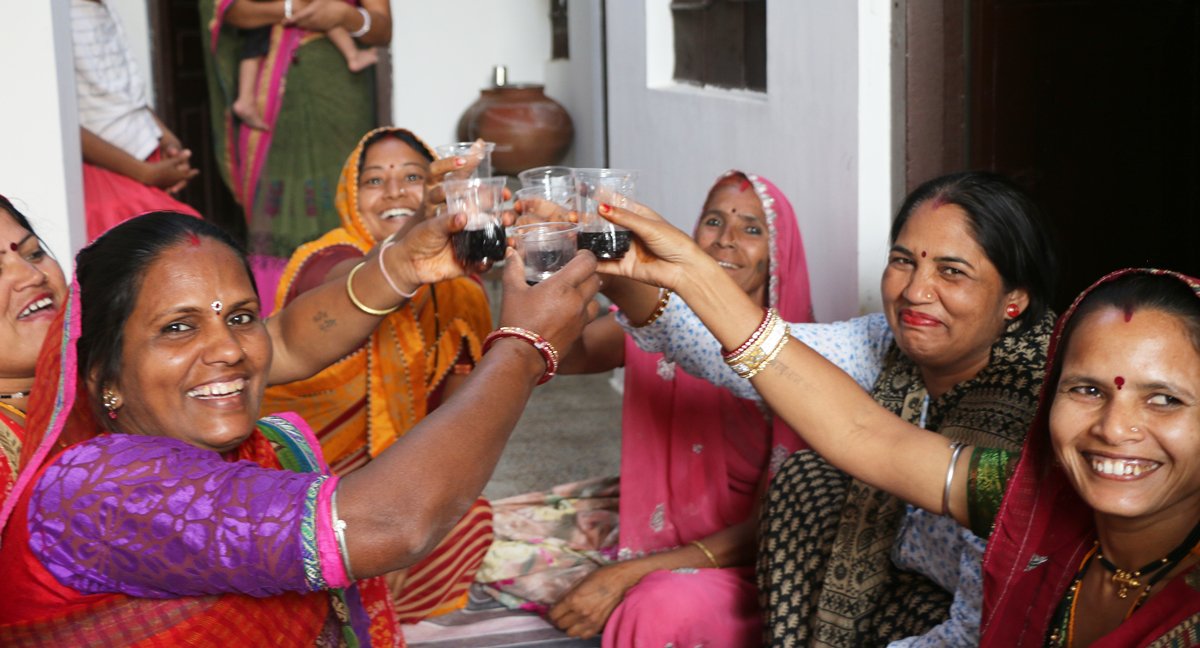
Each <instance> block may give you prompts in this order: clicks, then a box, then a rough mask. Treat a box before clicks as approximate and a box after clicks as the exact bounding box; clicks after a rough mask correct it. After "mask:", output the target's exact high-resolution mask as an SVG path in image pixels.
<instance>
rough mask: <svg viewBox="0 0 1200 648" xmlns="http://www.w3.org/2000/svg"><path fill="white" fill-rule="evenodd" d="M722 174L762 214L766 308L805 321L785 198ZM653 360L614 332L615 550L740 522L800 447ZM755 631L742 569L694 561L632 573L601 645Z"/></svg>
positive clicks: (711, 389) (789, 435) (757, 622)
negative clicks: (767, 480)
mask: <svg viewBox="0 0 1200 648" xmlns="http://www.w3.org/2000/svg"><path fill="white" fill-rule="evenodd" d="M731 174H737V175H738V176H742V177H745V178H746V179H747V180H749V182H750V183H751V186H752V187H753V188H754V190H755V192H756V193H757V194H758V197H759V200H761V201H762V203H763V208H764V211H765V212H766V214H767V220H768V230H769V234H770V250H771V252H770V255H771V268H770V273H771V277H770V284H769V287H768V293H767V294H768V299H769V301H770V305H772V306H774V307H775V308H778V309H779V311H780V313H781V315H782V316H783V318H784V319H785V320H787V321H789V322H810V321H812V300H811V297H810V294H809V285H808V265H807V262H806V260H805V256H804V243H803V241H802V240H801V238H800V229H799V226H798V225H797V224H796V216H795V213H794V212H793V211H792V205H791V203H790V202H788V200H787V198H786V197H785V196H784V195H783V194H782V193H781V192H780V191H779V189H778V188H777V187H775V185H774V184H772V183H771V182H770V181H768V180H766V179H765V178H760V177H758V176H753V175H749V174H740V173H739V172H736V171H731V172H730V173H728V174H725V175H723V176H721V178H719V179H718V180H717V183H716V184H714V189H715V188H716V186H717V185H719V184H720V183H721V182H722V181H723V180H725V179H726V178H727V177H728V176H729V175H731ZM710 195H711V190H710ZM706 202H707V201H706ZM661 359H662V355H661V354H657V353H655V354H650V353H646V352H644V351H642V350H640V349H638V347H637V345H636V344H634V343H633V341H632V340H631V339H630V338H629V336H626V337H625V402H624V411H623V416H622V421H621V430H622V431H621V499H620V507H621V511H620V547H621V549H620V554H619V555H620V557H621V558H630V557H636V556H639V555H644V554H648V553H654V552H658V551H664V550H668V549H673V548H675V547H679V546H682V545H684V544H687V543H689V542H691V541H693V540H699V539H701V538H705V537H707V536H709V535H711V534H713V533H716V532H717V531H720V530H721V529H724V528H727V527H729V526H732V525H734V524H737V523H739V522H742V521H743V520H745V519H746V517H747V516H748V515H750V513H751V511H752V510H753V509H754V502H755V498H756V496H757V494H758V487H759V484H760V483H761V482H762V480H763V478H764V476H765V474H766V473H768V472H769V473H772V474H773V473H774V471H775V470H776V469H777V468H778V466H779V465H780V464H781V463H783V460H784V459H786V458H787V457H788V456H789V455H791V453H793V452H795V451H796V450H799V449H800V448H802V447H803V443H802V442H801V441H800V437H799V436H798V435H797V434H796V433H795V432H793V431H792V429H791V428H789V427H788V426H787V425H786V424H784V423H783V422H781V421H780V422H775V421H772V420H771V419H770V417H767V416H765V415H764V414H763V412H762V411H760V410H759V408H758V405H757V404H756V403H755V402H754V401H749V400H743V399H739V398H736V397H734V396H733V395H732V394H730V393H729V391H728V390H726V389H723V388H720V387H715V386H713V385H712V384H711V383H709V382H707V381H704V380H701V379H699V378H695V377H693V376H691V375H689V374H687V373H685V372H684V371H682V370H680V369H678V368H676V367H674V366H673V365H669V364H667V365H665V366H661V367H660V360H661ZM660 371H661V374H660ZM761 636H762V621H761V613H760V610H759V608H758V590H757V588H756V587H755V585H754V572H753V569H751V568H738V569H701V570H698V571H697V572H695V573H673V572H655V573H653V574H651V575H649V576H647V577H645V578H643V579H642V580H641V581H640V582H639V583H638V585H637V586H636V587H634V588H633V589H631V590H630V591H629V592H628V593H627V594H626V597H625V599H624V600H623V601H622V602H621V604H620V605H619V606H618V607H617V608H616V610H614V612H613V615H612V616H611V617H610V618H609V621H608V623H607V625H606V626H605V629H604V645H605V646H643V645H644V646H662V645H667V644H668V643H669V642H673V643H674V645H687V646H695V645H708V646H741V645H754V644H757V643H758V642H759V641H760V640H761Z"/></svg>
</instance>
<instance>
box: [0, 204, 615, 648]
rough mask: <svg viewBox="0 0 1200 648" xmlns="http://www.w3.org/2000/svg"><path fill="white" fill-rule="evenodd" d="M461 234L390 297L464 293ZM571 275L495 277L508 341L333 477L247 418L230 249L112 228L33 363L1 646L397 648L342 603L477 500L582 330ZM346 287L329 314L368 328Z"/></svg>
mask: <svg viewBox="0 0 1200 648" xmlns="http://www.w3.org/2000/svg"><path fill="white" fill-rule="evenodd" d="M462 220H463V219H461V218H457V217H455V216H442V217H439V218H436V219H432V220H430V221H428V222H426V223H423V224H421V225H420V226H418V227H417V228H415V229H414V230H413V231H412V232H411V233H409V234H408V235H407V236H406V237H404V238H403V239H402V240H400V241H397V242H396V243H395V247H396V248H398V249H397V250H396V251H394V252H392V253H391V254H398V255H399V257H400V258H401V259H405V260H407V263H404V264H401V265H400V270H399V272H396V273H394V275H393V276H392V277H390V281H389V283H392V284H394V285H393V286H392V288H393V289H395V290H396V291H397V292H402V293H405V292H407V293H411V292H412V291H413V290H414V289H415V288H416V287H417V286H419V285H420V284H421V283H425V282H432V281H437V280H441V279H444V278H446V277H449V276H454V275H457V274H461V273H462V269H461V268H460V267H459V266H458V264H457V263H456V262H455V261H454V256H453V252H452V250H451V246H450V242H449V235H450V233H451V232H452V231H454V230H457V229H461V227H462V226H463V223H462ZM383 253H386V250H385V251H384V252H383ZM579 257H580V258H579V259H577V260H576V261H573V262H572V263H571V264H570V265H569V266H568V267H567V268H565V269H564V270H563V271H562V272H560V273H559V274H558V275H556V276H555V277H554V278H552V279H550V280H547V281H545V282H542V284H539V285H538V286H536V287H532V288H531V287H528V286H526V285H525V284H524V280H523V274H522V268H521V267H520V266H521V263H520V262H519V260H517V259H516V257H510V259H509V265H510V266H511V267H509V268H506V271H505V276H504V281H505V298H504V303H503V304H502V306H501V314H500V321H501V323H502V324H503V325H505V326H508V327H510V328H507V329H503V330H502V331H500V332H498V333H497V334H494V335H493V336H492V337H489V342H492V343H493V344H492V345H491V348H490V352H489V353H488V354H487V356H486V357H485V358H484V359H483V360H482V361H481V362H480V363H479V365H478V367H477V368H476V370H475V371H474V372H473V373H472V375H471V378H470V379H469V380H468V381H467V382H466V384H465V385H464V386H463V388H462V390H460V392H459V393H458V394H456V395H455V397H454V398H453V399H451V400H449V401H448V402H447V403H446V404H444V405H443V406H442V407H441V408H439V409H438V411H437V412H435V413H434V414H432V415H431V416H429V417H427V418H426V419H425V420H424V421H423V422H422V423H421V424H420V425H418V426H417V427H416V428H414V429H413V430H412V431H411V432H410V433H409V434H408V435H406V436H405V437H404V438H403V439H402V440H401V441H399V442H397V443H396V444H395V445H394V446H392V447H391V448H389V450H388V451H386V452H384V453H383V454H382V455H381V456H380V457H378V458H377V459H376V460H375V461H373V462H372V463H371V464H370V465H369V466H367V467H365V468H363V469H361V470H358V471H356V472H355V473H353V474H351V475H348V476H346V477H345V478H342V479H339V478H338V477H336V476H334V475H332V474H330V472H329V470H328V467H327V466H326V465H325V463H324V461H323V459H322V458H321V455H320V450H319V444H317V443H316V441H315V439H314V437H313V435H312V433H311V432H310V431H309V430H308V429H307V427H306V426H305V425H304V423H303V421H301V420H299V419H298V418H297V417H294V416H288V415H282V416H278V417H268V418H267V419H263V420H261V421H260V420H258V417H259V406H260V403H261V399H262V395H263V389H264V386H265V377H266V374H267V372H268V370H269V367H270V364H271V361H272V357H271V356H272V351H271V343H270V336H269V334H268V333H267V331H266V328H265V327H264V326H263V323H262V320H261V319H260V317H259V301H258V296H257V295H256V294H255V290H254V286H253V282H252V279H251V275H250V273H249V270H248V268H247V266H246V261H245V257H244V256H243V255H242V253H241V252H240V251H239V250H238V249H237V248H236V246H235V245H234V244H233V243H232V241H230V240H229V239H228V238H227V237H226V236H225V235H224V234H223V233H222V232H220V231H219V230H217V229H216V228H214V227H212V226H210V225H208V224H206V223H204V222H203V221H199V220H197V219H194V218H190V217H186V216H181V215H178V214H171V213H157V214H150V215H147V216H143V217H139V218H137V219H134V220H131V221H128V222H126V223H124V224H122V225H120V226H118V227H116V228H114V229H113V230H111V231H110V232H109V233H107V234H106V235H104V236H103V237H101V238H100V239H98V240H97V241H96V242H95V243H93V244H92V245H91V246H89V247H88V248H86V249H84V250H83V251H82V252H80V254H79V256H78V259H77V272H78V275H77V281H78V284H77V285H78V287H77V288H74V289H73V290H72V295H71V297H70V299H69V300H68V303H67V306H66V308H64V311H63V313H64V314H63V318H62V320H63V326H62V335H61V337H60V338H57V339H56V337H55V336H50V337H49V338H48V341H47V344H46V347H45V348H44V349H43V352H42V356H41V359H40V360H39V365H38V372H37V375H38V383H37V385H35V389H34V391H33V394H34V396H33V402H32V403H31V406H30V410H31V411H30V417H29V426H28V430H29V435H30V436H29V437H28V438H26V439H25V440H24V441H25V444H24V450H23V454H22V457H21V467H22V469H21V472H20V474H19V476H18V479H17V482H16V485H15V487H14V489H13V493H12V495H11V497H9V498H8V500H7V501H6V503H5V508H4V511H3V517H0V523H2V524H3V525H4V527H3V536H0V537H2V538H3V544H2V545H0V549H2V550H0V581H3V582H5V583H7V584H8V586H9V595H8V596H7V597H6V598H7V603H8V604H6V606H4V609H3V610H0V643H4V644H6V645H8V644H12V643H20V642H25V641H33V642H35V643H36V642H41V641H44V640H46V639H50V640H58V641H63V642H72V641H73V640H74V639H77V638H79V637H81V636H85V633H86V636H91V637H93V638H94V637H97V636H101V637H103V640H106V641H110V642H111V641H116V642H118V643H122V644H136V643H138V642H155V643H160V644H161V642H163V641H167V642H176V641H184V640H187V641H192V642H201V643H229V642H233V641H237V642H245V643H249V644H252V645H258V644H271V645H312V644H314V643H322V644H323V643H326V642H330V643H346V644H350V645H365V644H369V643H371V642H373V641H374V642H376V643H382V642H387V643H393V644H396V643H402V639H401V638H399V636H398V634H396V633H397V631H396V630H395V628H394V626H392V627H388V626H389V624H388V620H387V615H386V613H385V612H386V610H379V609H377V608H376V606H373V605H368V606H367V608H366V611H369V612H370V614H369V615H368V614H366V613H365V610H364V605H363V603H364V599H369V596H368V592H367V591H366V589H364V591H363V592H360V591H359V589H358V588H356V587H354V586H353V584H354V583H355V581H356V580H357V579H362V578H364V577H371V576H375V575H378V574H382V573H384V572H387V571H391V570H395V569H400V568H403V567H405V566H407V565H409V564H411V563H412V562H414V561H416V560H417V559H419V558H420V557H421V556H422V555H423V554H424V553H425V552H427V551H428V550H429V549H431V548H432V547H433V546H434V545H435V544H436V543H437V541H438V540H439V539H440V537H441V536H442V535H443V534H444V533H445V532H446V530H448V529H449V528H450V527H451V526H452V525H453V524H454V522H455V521H456V520H457V519H458V518H459V517H460V516H461V515H462V514H463V512H464V511H466V509H467V507H468V506H469V505H470V504H471V503H472V502H473V501H474V500H475V497H476V496H477V495H478V494H479V492H480V491H481V490H482V488H483V486H484V484H485V483H486V481H487V479H488V478H489V476H490V475H491V472H492V469H493V468H494V466H495V463H496V461H497V459H498V458H499V454H500V452H501V450H502V449H503V447H504V443H505V441H506V440H507V437H508V434H509V433H510V432H511V431H512V428H513V426H514V424H515V423H516V421H517V419H518V418H519V416H520V413H521V411H522V409H523V407H524V404H525V401H526V400H527V399H528V397H529V395H530V392H531V390H532V388H533V386H534V385H535V384H536V383H537V382H538V380H539V379H540V378H545V377H546V376H549V375H553V369H554V367H555V365H556V364H557V358H556V356H555V352H554V348H555V347H557V348H569V346H570V345H571V343H572V342H573V341H574V339H575V338H576V337H577V336H578V334H579V332H580V330H581V327H582V325H583V323H584V322H585V321H587V320H586V319H585V317H586V316H589V315H594V312H593V311H594V309H595V306H593V305H592V303H591V297H592V295H593V294H594V293H595V291H596V288H597V284H598V280H597V279H596V277H595V274H594V269H595V261H594V259H593V258H592V257H591V255H588V254H583V255H579ZM371 259H373V257H369V258H368V260H367V261H364V263H368V262H374V261H372V260H371ZM390 267H391V268H393V269H395V268H396V267H397V266H396V265H394V264H392V265H390ZM356 270H357V269H356ZM354 277H355V272H351V273H350V276H349V279H348V282H347V286H346V288H347V291H346V292H347V299H348V300H349V301H351V302H352V303H353V304H354V305H355V306H356V307H358V308H359V309H361V310H363V311H364V312H370V311H372V310H375V309H372V308H371V307H370V306H369V305H368V304H366V303H364V301H365V298H360V296H361V295H363V294H372V293H369V292H367V290H368V287H366V286H362V287H360V285H359V284H357V283H355V282H354ZM372 289H373V288H372ZM534 331H536V333H534ZM77 394H78V397H77ZM72 405H75V407H72ZM466 421H470V423H469V424H466V423H465V422H466ZM64 448H65V449H64ZM367 602H368V603H369V602H370V601H369V600H368V601H367Z"/></svg>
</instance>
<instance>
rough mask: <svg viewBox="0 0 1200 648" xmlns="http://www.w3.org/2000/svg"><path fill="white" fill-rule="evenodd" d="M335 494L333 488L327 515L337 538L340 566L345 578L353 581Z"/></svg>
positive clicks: (343, 524) (344, 532)
mask: <svg viewBox="0 0 1200 648" xmlns="http://www.w3.org/2000/svg"><path fill="white" fill-rule="evenodd" d="M337 496H338V494H337V491H336V490H335V491H333V496H332V497H330V498H329V517H330V518H331V519H330V522H331V523H332V525H333V535H334V537H336V538H337V543H338V551H339V552H341V554H342V567H343V568H344V569H345V570H346V579H347V580H349V581H350V582H351V583H353V582H354V581H355V578H354V572H352V571H351V570H350V551H349V550H348V549H346V521H345V520H343V519H342V518H340V517H338V510H337Z"/></svg>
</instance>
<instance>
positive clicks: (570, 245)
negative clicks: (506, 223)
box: [508, 222, 579, 286]
mask: <svg viewBox="0 0 1200 648" xmlns="http://www.w3.org/2000/svg"><path fill="white" fill-rule="evenodd" d="M508 233H509V236H511V237H513V239H514V243H515V244H516V248H517V252H519V253H520V254H521V258H523V259H524V260H525V283H527V284H529V285H531V286H532V285H534V284H536V283H538V282H540V281H543V280H545V279H548V278H550V277H551V276H552V275H553V274H554V273H555V272H558V271H559V270H561V269H562V267H563V266H565V265H567V262H568V261H570V260H571V259H573V258H575V245H576V235H577V234H578V233H579V226H578V225H576V224H574V223H564V222H545V223H530V224H528V225H519V226H517V227H512V228H509V230H508Z"/></svg>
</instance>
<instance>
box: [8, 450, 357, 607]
mask: <svg viewBox="0 0 1200 648" xmlns="http://www.w3.org/2000/svg"><path fill="white" fill-rule="evenodd" d="M336 481H337V478H336V477H330V476H328V475H321V474H316V473H295V472H291V471H286V470H273V469H268V468H263V467H261V466H259V465H257V464H254V463H252V462H249V461H238V462H228V461H225V460H223V459H222V458H221V456H220V455H219V454H218V453H216V452H213V451H210V450H203V449H200V448H197V447H195V446H192V445H189V444H187V443H184V442H183V441H178V440H175V439H168V438H163V437H145V436H134V435H126V434H115V435H111V436H104V437H99V438H96V439H93V440H91V441H88V442H85V443H82V444H79V445H77V446H75V447H73V448H71V449H69V450H67V451H66V452H65V453H63V455H62V456H61V457H60V458H59V459H58V460H57V461H56V462H55V463H53V464H52V465H50V466H49V467H47V468H46V471H45V473H44V474H43V476H42V478H41V479H40V480H39V481H38V483H37V485H36V486H35V488H34V491H33V493H32V496H31V501H30V506H29V520H28V522H29V533H30V549H31V550H32V551H33V553H34V555H35V556H37V558H38V559H39V560H40V561H41V562H42V564H43V565H44V566H45V567H46V569H47V570H49V571H50V573H52V574H53V575H54V577H55V578H56V579H57V580H58V581H59V582H61V583H62V584H64V585H67V586H69V587H72V588H75V589H77V590H79V591H81V592H86V593H101V592H119V593H124V594H128V595H131V596H140V597H148V598H170V597H178V596H193V595H204V594H219V593H226V592H236V593H242V594H248V595H251V596H273V595H276V594H279V593H282V592H284V591H311V590H316V589H322V588H325V587H329V586H331V585H333V586H340V585H342V583H330V582H328V580H327V578H326V575H332V574H331V573H330V570H329V568H328V566H327V565H324V564H322V563H324V562H330V561H329V560H328V558H329V557H328V555H327V553H326V555H323V552H321V551H319V549H318V542H317V535H318V529H319V528H320V526H321V525H325V526H326V527H328V523H329V511H328V496H329V492H330V491H332V489H333V487H335V485H336ZM322 502H323V504H324V505H322ZM322 559H325V560H322ZM340 567H341V566H340V565H337V566H336V569H335V570H334V571H333V573H336V572H338V571H340ZM332 580H337V579H336V578H333V579H332Z"/></svg>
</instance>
